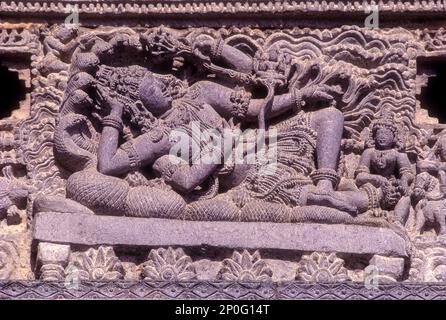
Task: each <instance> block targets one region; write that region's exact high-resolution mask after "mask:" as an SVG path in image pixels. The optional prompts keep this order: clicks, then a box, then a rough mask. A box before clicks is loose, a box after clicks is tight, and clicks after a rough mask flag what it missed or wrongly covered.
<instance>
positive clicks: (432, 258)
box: [409, 246, 446, 282]
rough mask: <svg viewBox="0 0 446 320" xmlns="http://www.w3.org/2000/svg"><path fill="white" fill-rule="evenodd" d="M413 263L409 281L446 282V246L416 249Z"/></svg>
mask: <svg viewBox="0 0 446 320" xmlns="http://www.w3.org/2000/svg"><path fill="white" fill-rule="evenodd" d="M411 263H412V265H411V269H410V271H409V281H416V282H446V248H443V247H438V246H437V247H432V248H427V249H424V250H416V251H415V254H414V256H413V258H412V261H411Z"/></svg>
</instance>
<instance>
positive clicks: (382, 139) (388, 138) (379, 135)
mask: <svg viewBox="0 0 446 320" xmlns="http://www.w3.org/2000/svg"><path fill="white" fill-rule="evenodd" d="M394 142H395V135H394V134H393V132H392V130H390V129H388V128H385V127H381V128H378V129H376V132H375V145H376V147H378V148H380V149H387V148H391V147H392V146H393V144H394Z"/></svg>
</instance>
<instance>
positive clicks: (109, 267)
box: [66, 246, 124, 280]
mask: <svg viewBox="0 0 446 320" xmlns="http://www.w3.org/2000/svg"><path fill="white" fill-rule="evenodd" d="M66 273H67V275H69V274H71V275H72V276H74V275H75V273H78V276H79V279H80V280H117V279H122V278H124V268H123V266H122V264H121V262H120V261H119V259H118V258H117V257H116V255H115V252H114V250H113V248H112V247H106V246H100V247H99V248H98V249H97V250H95V249H93V248H91V249H88V250H87V251H86V252H79V253H75V254H73V256H72V259H71V262H70V264H69V265H68V267H67V269H66Z"/></svg>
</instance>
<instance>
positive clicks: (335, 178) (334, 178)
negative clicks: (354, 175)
mask: <svg viewBox="0 0 446 320" xmlns="http://www.w3.org/2000/svg"><path fill="white" fill-rule="evenodd" d="M310 178H311V180H313V183H314V184H315V185H317V183H318V182H319V181H321V180H329V181H330V182H331V183H332V184H333V188H336V187H337V185H338V183H339V181H340V180H341V177H340V176H339V175H338V173H337V172H336V170H333V169H325V168H323V169H317V170H314V171H313V172H312V173H311V174H310Z"/></svg>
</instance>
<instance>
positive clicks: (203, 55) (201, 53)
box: [192, 39, 214, 62]
mask: <svg viewBox="0 0 446 320" xmlns="http://www.w3.org/2000/svg"><path fill="white" fill-rule="evenodd" d="M213 47H214V41H213V40H211V39H209V40H204V41H197V42H195V43H194V44H193V46H192V52H193V54H194V55H195V56H196V57H197V58H198V59H199V60H202V61H205V62H210V61H211V55H212V49H213Z"/></svg>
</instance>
